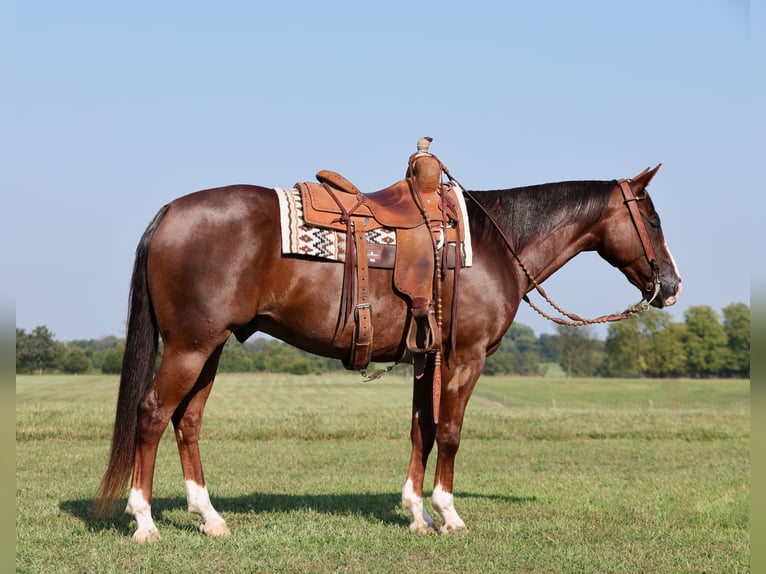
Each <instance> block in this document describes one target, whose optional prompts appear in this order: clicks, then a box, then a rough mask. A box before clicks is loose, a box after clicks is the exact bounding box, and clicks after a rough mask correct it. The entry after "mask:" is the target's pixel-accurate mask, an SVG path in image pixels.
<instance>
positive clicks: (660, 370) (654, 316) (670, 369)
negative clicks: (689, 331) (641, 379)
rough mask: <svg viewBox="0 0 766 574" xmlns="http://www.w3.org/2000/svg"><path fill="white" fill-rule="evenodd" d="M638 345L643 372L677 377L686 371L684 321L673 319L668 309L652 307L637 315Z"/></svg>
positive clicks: (651, 375) (656, 375)
mask: <svg viewBox="0 0 766 574" xmlns="http://www.w3.org/2000/svg"><path fill="white" fill-rule="evenodd" d="M636 321H637V322H638V330H639V344H638V348H639V350H640V353H641V363H642V364H643V365H644V372H645V373H646V374H647V375H649V376H650V377H677V376H680V375H683V374H684V373H685V371H686V351H685V349H684V333H685V328H684V326H683V325H679V324H677V323H673V321H672V318H671V316H670V313H668V312H667V311H661V310H659V309H652V310H650V311H649V312H647V313H642V314H641V315H638V316H637V317H636Z"/></svg>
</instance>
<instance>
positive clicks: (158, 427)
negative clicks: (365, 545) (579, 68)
mask: <svg viewBox="0 0 766 574" xmlns="http://www.w3.org/2000/svg"><path fill="white" fill-rule="evenodd" d="M659 167H660V166H659V165H658V166H657V167H655V168H654V169H647V170H644V171H643V172H642V173H641V174H639V175H638V176H636V177H634V178H633V179H629V180H619V181H618V180H605V181H569V182H559V183H550V184H543V185H536V186H529V187H522V188H515V189H502V190H487V191H465V198H466V205H467V211H468V219H469V222H470V235H471V239H472V244H473V264H472V266H471V267H465V268H463V269H462V270H461V271H460V277H459V283H458V285H459V289H457V291H458V293H457V297H455V301H456V304H455V306H456V309H455V311H456V313H455V314H454V316H455V321H456V327H457V328H456V329H453V330H451V325H450V322H451V320H452V315H453V313H452V300H453V297H452V295H453V289H455V279H454V277H453V274H450V273H448V274H446V276H445V277H444V278H443V293H444V301H445V313H444V316H445V318H446V319H445V321H444V324H443V326H442V329H443V331H442V337H443V338H444V340H445V345H446V340H447V338H448V337H449V336H450V333H453V335H452V336H453V337H454V340H453V341H451V342H450V347H451V352H450V353H449V356H447V357H445V358H446V360H445V361H443V362H440V363H439V364H438V366H436V361H434V360H433V358H432V355H429V357H431V358H430V360H428V361H427V362H426V366H425V379H424V380H420V381H414V383H413V395H412V418H411V428H410V438H411V443H412V449H411V454H410V461H409V467H408V470H407V476H406V480H405V483H404V487H403V489H402V504H403V506H404V507H405V509H407V510H408V511H409V512H410V513H411V514H412V521H411V523H410V525H409V529H410V530H412V531H420V532H430V531H436V532H441V533H445V534H455V533H460V532H463V531H465V530H467V527H466V525H465V522H464V521H463V520H462V518H461V517H460V516H459V514H458V513H457V511H456V510H455V505H454V497H453V478H454V465H455V457H456V455H457V452H458V448H459V446H460V435H461V429H462V426H463V418H464V413H465V410H466V406H467V404H468V401H469V399H470V397H471V393H472V392H473V389H474V387H475V385H476V383H477V381H478V379H479V376H480V374H481V372H482V369H483V367H484V363H485V360H486V358H487V357H488V356H490V355H491V354H492V353H493V352H495V351H496V350H497V349H498V347H499V346H500V343H501V340H502V338H503V335H504V334H505V332H506V331H507V330H508V329H509V327H510V326H511V323H512V321H513V320H514V316H515V315H516V311H517V309H518V307H519V305H520V303H521V301H522V300H523V299H525V298H526V295H527V293H528V292H530V291H531V290H532V289H534V288H536V287H539V284H540V283H542V282H543V281H545V279H546V278H548V277H549V276H550V275H552V274H553V273H554V272H555V271H556V270H558V269H559V268H561V266H562V265H564V264H565V263H566V262H567V261H569V260H570V259H571V258H572V257H574V256H575V255H577V254H578V253H581V252H583V251H596V252H597V253H598V254H599V255H600V256H601V257H602V258H603V259H604V260H605V261H606V262H608V263H609V264H611V265H612V266H614V267H616V268H617V269H619V270H620V271H621V272H622V273H623V274H624V275H625V277H626V278H627V280H628V281H629V282H630V283H631V284H632V285H634V286H635V287H637V288H638V289H639V291H640V292H641V294H642V297H643V302H644V304H645V305H648V304H651V306H653V307H657V308H662V307H664V306H669V305H672V304H674V303H675V302H676V300H677V299H678V297H679V295H680V293H681V286H682V283H681V278H680V276H679V272H678V269H677V267H676V264H675V262H674V260H673V257H672V255H671V253H670V251H669V249H668V246H667V244H666V242H665V239H664V235H663V232H662V228H661V225H660V218H659V216H658V215H657V212H656V210H655V208H654V204H653V202H652V200H651V198H650V197H649V195H648V193H647V191H646V188H647V186H648V184H649V182H650V181H651V179H652V178H653V177H654V175H655V173H656V172H657V170H658V169H659ZM626 193H627V194H628V195H627V196H626V195H625V194H626ZM278 209H279V207H278V199H277V196H276V193H275V191H274V189H272V188H268V187H261V186H256V185H234V186H227V187H221V188H216V189H209V190H203V191H198V192H195V193H191V194H189V195H185V196H183V197H180V198H177V199H175V200H173V201H172V202H170V203H169V204H168V205H165V206H164V207H162V208H161V209H160V211H159V212H158V213H157V215H156V216H155V217H154V219H153V220H152V221H151V223H150V224H149V225H148V227H147V228H146V231H145V232H144V234H143V236H142V237H141V239H140V241H139V244H138V246H137V249H136V257H135V262H134V269H133V274H132V278H131V286H130V296H129V311H128V322H127V324H128V327H127V335H126V346H125V352H124V357H123V365H122V372H121V376H120V384H119V391H118V398H117V409H116V414H115V424H114V431H113V436H112V442H111V450H110V455H109V461H108V466H107V469H106V471H105V474H104V477H103V479H102V481H101V485H100V487H99V489H98V492H97V493H96V496H95V500H94V512H95V513H96V514H97V515H101V516H105V515H109V514H110V513H111V512H113V510H114V507H115V505H116V502H117V500H118V499H119V498H121V497H122V496H124V494H125V492H126V491H127V490H128V483H129V479H130V478H131V476H132V480H130V488H129V492H128V499H127V506H126V509H125V511H126V512H127V513H129V514H132V515H133V517H134V518H135V521H136V525H137V528H136V530H135V532H134V534H133V538H134V539H135V540H137V541H146V540H151V539H154V538H157V537H159V532H158V530H157V527H156V525H155V523H154V521H153V519H152V513H151V501H152V481H153V476H154V469H155V462H156V455H157V448H158V444H159V441H160V438H161V436H162V434H163V433H164V431H165V430H166V428H167V426H168V425H169V423H170V422H171V421H172V424H173V428H174V431H175V437H176V442H177V446H178V452H179V455H180V458H181V466H182V469H183V476H184V481H185V490H186V496H187V501H188V510H189V511H190V512H193V513H197V514H199V515H200V516H201V519H202V521H201V524H200V531H201V532H203V533H206V534H208V535H212V536H224V535H228V534H229V529H228V526H227V524H226V521H225V520H224V518H223V517H222V516H221V515H220V514H219V513H218V512H217V511H216V510H215V508H214V506H213V504H212V503H211V500H210V496H209V493H208V489H207V485H206V482H205V478H204V474H203V470H202V463H201V460H200V452H199V447H198V441H199V434H200V425H201V422H202V417H203V411H204V407H205V402H206V401H207V399H208V397H209V395H210V392H211V389H212V386H213V381H214V378H215V374H216V370H217V366H218V361H219V358H220V356H221V351H222V349H223V346H224V343H225V342H226V341H227V339H228V338H229V337H230V336H231V335H232V334H233V335H234V336H235V337H236V338H237V339H238V340H239V341H240V342H242V341H244V340H246V339H247V338H248V337H250V336H251V335H252V334H254V333H256V332H262V333H267V334H269V335H271V336H273V337H276V338H278V339H281V340H283V341H285V342H287V343H289V344H291V345H294V346H296V347H298V348H300V349H303V350H305V351H308V352H310V353H313V354H317V355H321V356H325V357H331V358H337V359H341V360H342V359H345V358H347V356H348V353H349V349H350V347H351V344H352V337H353V333H352V331H353V325H352V324H351V322H349V324H348V325H345V326H344V327H343V328H342V329H341V330H340V331H338V332H336V331H337V318H338V309H339V305H340V292H341V286H342V282H343V265H342V264H338V263H336V262H328V261H319V260H315V259H308V258H305V257H299V256H286V255H283V254H282V252H281V250H280V240H279V238H280V229H279V221H280V217H279V213H278ZM369 295H370V297H369V298H370V301H371V302H372V304H373V306H374V309H375V312H374V313H373V315H372V321H373V326H374V333H375V337H374V341H373V349H372V360H373V361H375V362H377V363H388V362H396V361H399V360H400V359H401V357H402V356H403V352H404V343H403V341H404V338H405V335H406V331H407V322H408V318H407V317H408V312H409V308H408V305H407V304H406V302H405V301H404V300H403V299H402V298H401V297H400V296H399V295H398V294H397V293H395V292H394V290H393V289H392V271H391V270H388V269H370V270H369ZM160 337H161V338H162V342H163V344H164V353H163V354H162V360H161V362H160V364H159V367H157V368H156V372H155V360H156V357H157V352H158V343H159V338H160ZM436 368H438V369H439V372H440V374H441V385H442V387H441V400H440V403H438V404H439V407H438V423H437V422H435V417H433V416H430V413H431V409H432V408H433V404H434V397H433V394H432V392H431V391H432V389H431V385H430V384H429V383H428V381H429V380H433V375H434V370H435V369H436ZM434 445H436V446H437V457H436V469H435V473H434V482H433V485H434V486H433V491H432V496H431V503H432V504H431V505H432V508H433V509H434V510H435V512H436V513H438V515H439V517H438V518H440V519H441V525H440V526H438V525H437V523H435V522H434V519H433V518H432V517H431V515H430V514H429V512H428V511H427V510H426V508H425V506H424V499H423V483H424V477H425V470H426V463H427V461H428V459H429V455H430V453H431V451H432V449H433V447H434Z"/></svg>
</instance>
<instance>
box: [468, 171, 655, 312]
mask: <svg viewBox="0 0 766 574" xmlns="http://www.w3.org/2000/svg"><path fill="white" fill-rule="evenodd" d="M642 175H643V174H642ZM631 181H632V180H630V179H620V180H618V182H617V183H618V185H619V186H620V190H621V191H622V197H623V204H624V205H625V206H626V207H627V208H628V213H630V219H631V221H632V222H633V227H634V228H635V229H636V232H637V233H638V238H639V240H640V241H641V246H642V248H643V250H644V255H645V256H646V260H647V262H648V263H649V266H650V267H651V269H652V280H651V281H650V282H649V283H648V284H647V285H646V287H645V291H646V295H645V296H644V298H643V299H642V300H641V301H640V302H639V303H636V304H635V305H631V306H630V307H628V308H627V309H625V311H623V312H622V313H612V314H610V315H602V316H601V317H596V318H595V319H585V318H583V317H580V316H579V315H576V314H574V313H569V312H567V311H565V310H564V309H562V308H561V307H559V306H558V305H557V304H556V303H555V302H554V301H553V300H552V299H551V298H550V297H549V296H548V294H547V293H546V292H545V289H543V288H542V286H541V285H540V284H539V283H538V282H537V280H536V279H535V277H534V275H532V273H531V272H530V271H529V269H527V267H526V265H524V263H523V262H522V260H521V259H520V258H519V256H518V254H517V253H516V250H515V249H514V248H513V244H512V243H511V240H510V239H509V238H508V236H507V235H506V234H505V232H504V231H503V230H502V229H501V228H500V226H499V225H498V223H497V220H496V219H495V218H494V217H493V216H492V214H491V213H490V212H489V211H488V210H487V209H486V208H485V207H484V206H483V205H482V204H481V203H479V201H477V200H476V198H475V197H473V195H471V193H470V192H468V191H464V193H465V195H466V197H468V198H469V199H471V200H472V201H473V202H474V203H475V204H476V205H477V206H478V208H479V209H480V210H481V211H482V212H483V213H484V215H486V216H487V219H489V221H490V222H491V223H492V225H493V226H494V227H495V230H496V231H497V233H498V234H499V235H500V237H501V238H502V239H503V241H504V242H505V245H506V246H507V247H508V249H509V251H510V252H511V254H512V255H513V258H514V259H515V260H516V262H517V263H518V264H519V267H521V269H522V271H524V274H525V275H526V276H527V278H528V279H529V281H530V283H531V284H532V286H533V287H534V289H535V290H536V291H537V292H538V293H539V294H540V295H541V296H542V297H543V299H545V300H546V301H547V302H548V304H549V305H550V306H551V307H553V308H554V309H556V311H558V312H559V313H561V314H562V315H564V316H565V317H567V319H568V320H567V319H562V318H560V317H554V316H551V315H549V314H548V313H546V312H545V311H543V310H542V309H540V308H539V307H538V306H537V305H535V304H534V303H533V302H532V301H531V300H530V299H529V297H528V295H526V294H525V295H524V297H523V300H524V301H525V302H526V303H527V304H528V305H529V306H530V307H532V309H534V310H535V311H536V312H537V313H539V314H540V315H542V316H543V317H545V318H546V319H549V320H550V321H553V322H554V323H557V324H559V325H567V326H570V327H580V326H583V325H592V324H597V323H611V322H614V321H622V320H623V319H628V318H629V317H632V316H633V315H635V314H636V313H642V312H644V311H646V310H647V309H649V305H650V304H651V303H652V301H654V299H655V298H656V297H657V295H659V293H660V270H659V266H658V265H657V258H656V257H655V255H654V247H653V246H652V242H651V240H650V239H649V234H648V233H647V231H646V225H645V224H644V220H643V219H642V218H641V214H640V213H639V211H638V206H637V205H636V203H637V202H638V201H640V199H643V198H638V197H636V195H635V194H634V193H633V189H632V188H631V187H630V182H631ZM649 295H651V297H650V298H649V299H647V296H649Z"/></svg>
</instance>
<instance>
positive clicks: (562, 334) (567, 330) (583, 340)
mask: <svg viewBox="0 0 766 574" xmlns="http://www.w3.org/2000/svg"><path fill="white" fill-rule="evenodd" d="M556 333H557V334H558V351H559V364H560V365H561V368H562V369H564V372H565V373H566V374H567V377H573V376H578V377H582V376H590V375H593V373H594V372H595V370H596V360H595V352H594V351H595V345H594V339H593V330H592V329H591V328H590V327H589V326H583V327H569V326H567V325H556Z"/></svg>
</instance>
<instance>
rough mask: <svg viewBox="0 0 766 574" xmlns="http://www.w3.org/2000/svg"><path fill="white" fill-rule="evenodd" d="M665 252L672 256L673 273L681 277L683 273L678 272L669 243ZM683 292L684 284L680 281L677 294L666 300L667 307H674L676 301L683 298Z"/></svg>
mask: <svg viewBox="0 0 766 574" xmlns="http://www.w3.org/2000/svg"><path fill="white" fill-rule="evenodd" d="M665 251H667V252H668V255H669V256H670V262H671V263H672V264H673V272H674V273H675V274H676V277H681V273H680V272H679V271H678V265H676V260H675V259H674V258H673V254H672V253H671V252H670V249H669V248H668V244H667V242H665ZM682 290H683V282H682V281H680V280H679V281H678V290H677V291H676V292H675V294H674V295H671V296H670V297H668V298H667V299H665V305H666V306H668V307H670V306H671V305H674V304H675V303H676V301H678V298H679V297H680V296H681V291H682Z"/></svg>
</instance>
